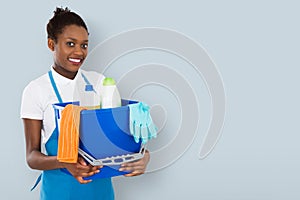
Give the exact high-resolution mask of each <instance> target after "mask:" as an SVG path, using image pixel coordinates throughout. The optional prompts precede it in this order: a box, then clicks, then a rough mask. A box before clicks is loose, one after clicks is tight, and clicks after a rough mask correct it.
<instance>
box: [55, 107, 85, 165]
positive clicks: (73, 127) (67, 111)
mask: <svg viewBox="0 0 300 200" xmlns="http://www.w3.org/2000/svg"><path fill="white" fill-rule="evenodd" d="M84 109H85V108H84V107H80V106H76V105H73V104H68V105H67V106H66V107H65V108H64V109H63V110H62V113H61V120H60V130H59V138H58V149H57V160H59V161H60V162H66V163H76V162H77V159H78V147H79V124H80V111H82V110H84Z"/></svg>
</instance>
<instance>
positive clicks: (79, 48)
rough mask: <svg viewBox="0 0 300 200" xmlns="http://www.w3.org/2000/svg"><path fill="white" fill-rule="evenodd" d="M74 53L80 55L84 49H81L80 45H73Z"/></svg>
mask: <svg viewBox="0 0 300 200" xmlns="http://www.w3.org/2000/svg"><path fill="white" fill-rule="evenodd" d="M74 54H76V55H80V56H81V55H84V51H83V49H82V48H81V46H80V45H76V46H75V50H74Z"/></svg>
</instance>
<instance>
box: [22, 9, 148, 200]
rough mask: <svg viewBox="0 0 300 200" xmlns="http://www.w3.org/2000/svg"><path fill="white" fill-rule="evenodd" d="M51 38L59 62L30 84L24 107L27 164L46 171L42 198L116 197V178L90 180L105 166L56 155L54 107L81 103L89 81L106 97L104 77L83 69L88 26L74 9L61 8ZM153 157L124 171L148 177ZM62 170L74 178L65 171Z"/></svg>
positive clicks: (106, 199)
mask: <svg viewBox="0 0 300 200" xmlns="http://www.w3.org/2000/svg"><path fill="white" fill-rule="evenodd" d="M47 34H48V47H49V49H50V50H51V51H52V52H53V59H54V63H53V65H52V67H51V69H50V71H49V72H48V73H46V74H44V75H42V76H41V77H39V78H37V79H35V80H33V81H31V82H30V83H29V84H28V85H27V86H26V88H25V89H24V92H23V97H22V105H21V118H22V119H23V123H24V132H25V139H26V160H27V163H28V165H29V167H31V168H32V169H37V170H43V174H42V186H41V193H40V198H41V199H55V200H56V199H60V200H64V199H72V200H74V199H89V200H93V199H101V200H111V199H114V191H113V187H112V182H111V178H104V179H95V180H93V181H92V180H89V179H88V178H85V177H89V176H91V175H94V174H95V173H101V167H94V166H91V165H89V164H87V163H86V162H85V161H84V160H83V158H81V157H79V158H78V161H77V163H74V164H73V163H63V162H59V161H58V160H57V157H56V152H57V138H58V132H57V129H56V126H55V117H54V112H53V108H52V104H54V103H58V102H68V101H74V100H76V99H74V91H75V90H78V88H76V87H77V86H78V83H80V82H84V81H86V80H85V79H88V80H89V82H91V83H92V85H94V86H95V90H96V92H98V93H101V88H100V87H101V82H102V80H103V78H104V76H103V75H101V74H99V73H96V72H87V71H84V70H81V69H80V66H81V65H82V63H83V62H84V59H85V58H86V56H87V53H88V35H89V33H88V29H87V26H86V24H85V22H84V21H83V20H82V18H81V17H80V16H79V15H77V14H76V13H74V12H71V11H70V10H69V9H68V8H65V9H63V8H56V10H55V11H54V16H53V17H52V18H51V19H50V20H49V23H48V24H47ZM79 85H80V84H79ZM98 102H100V101H98ZM149 158H150V155H149V152H146V154H145V156H144V158H142V159H141V160H138V161H136V162H133V163H126V164H124V165H122V167H121V168H120V170H121V171H124V170H129V171H131V173H129V174H127V175H126V176H135V175H140V174H143V173H144V172H145V169H146V166H147V164H148V162H149ZM62 168H65V169H67V170H68V171H69V172H70V174H71V175H72V176H70V175H68V174H66V173H64V172H62V171H61V170H60V169H62Z"/></svg>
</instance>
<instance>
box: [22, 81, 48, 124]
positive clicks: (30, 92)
mask: <svg viewBox="0 0 300 200" xmlns="http://www.w3.org/2000/svg"><path fill="white" fill-rule="evenodd" d="M39 94H40V92H39V87H38V86H37V85H35V84H34V83H33V82H31V83H29V84H28V85H27V86H26V87H25V89H24V91H23V95H22V102H21V110H20V117H21V118H28V119H37V120H42V119H43V109H42V105H41V97H40V95H39Z"/></svg>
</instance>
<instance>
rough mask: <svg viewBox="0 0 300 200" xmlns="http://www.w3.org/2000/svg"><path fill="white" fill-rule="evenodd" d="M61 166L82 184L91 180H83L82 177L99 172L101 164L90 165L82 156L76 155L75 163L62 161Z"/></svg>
mask: <svg viewBox="0 0 300 200" xmlns="http://www.w3.org/2000/svg"><path fill="white" fill-rule="evenodd" d="M62 165H63V167H64V168H66V169H67V170H68V171H69V172H70V173H71V174H72V175H73V176H74V177H75V179H76V180H77V181H78V182H79V183H82V184H86V183H89V182H91V181H92V180H91V179H89V180H85V179H83V178H84V177H88V176H92V175H94V174H97V173H99V172H100V168H102V166H92V165H90V164H86V162H85V161H84V159H83V158H82V157H78V161H77V163H62Z"/></svg>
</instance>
